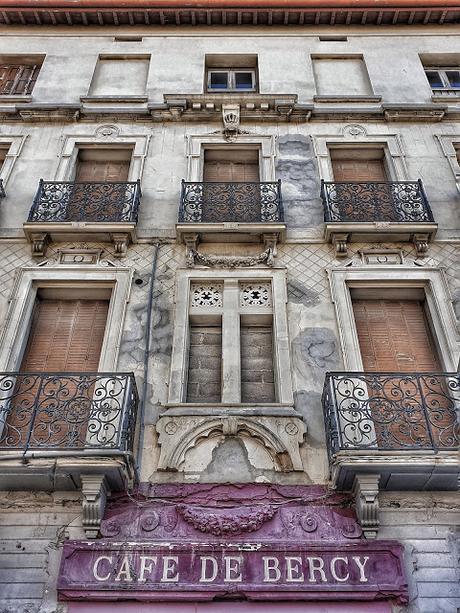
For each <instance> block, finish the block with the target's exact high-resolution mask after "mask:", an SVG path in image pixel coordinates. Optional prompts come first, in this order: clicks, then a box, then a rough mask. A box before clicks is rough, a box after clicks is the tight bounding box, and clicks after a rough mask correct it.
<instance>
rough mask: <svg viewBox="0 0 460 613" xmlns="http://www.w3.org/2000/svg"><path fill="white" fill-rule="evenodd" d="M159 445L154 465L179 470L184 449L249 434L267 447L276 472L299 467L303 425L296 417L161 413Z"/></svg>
mask: <svg viewBox="0 0 460 613" xmlns="http://www.w3.org/2000/svg"><path fill="white" fill-rule="evenodd" d="M156 430H157V432H158V435H159V438H158V442H159V445H160V447H161V452H160V460H159V463H158V468H159V469H160V470H178V471H182V470H183V467H184V463H185V456H186V454H187V452H188V451H189V450H191V449H193V448H194V447H196V446H197V445H198V444H199V443H200V442H201V441H203V440H206V439H209V438H212V437H218V438H220V437H225V436H235V437H241V438H244V437H250V438H252V439H255V440H256V441H257V442H258V443H259V444H261V445H262V446H263V447H265V448H266V449H267V451H268V452H269V454H270V456H271V457H272V458H273V461H274V463H275V465H276V466H277V467H278V468H277V469H278V470H280V471H291V470H303V465H302V459H301V457H300V450H299V446H300V445H301V444H302V442H303V438H304V435H305V425H304V423H303V421H302V420H301V419H300V418H299V417H294V416H289V417H287V416H286V417H265V416H264V417H261V416H257V417H252V416H242V415H234V416H225V415H216V416H215V417H210V416H209V415H207V416H206V415H196V416H193V417H191V416H189V415H187V416H186V415H181V416H178V415H174V416H169V415H168V414H163V415H162V416H161V417H160V419H159V420H158V422H157V424H156Z"/></svg>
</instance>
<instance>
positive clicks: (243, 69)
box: [205, 53, 258, 93]
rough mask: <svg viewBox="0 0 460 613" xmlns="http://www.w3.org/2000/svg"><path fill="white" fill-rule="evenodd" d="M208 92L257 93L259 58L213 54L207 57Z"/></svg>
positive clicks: (244, 55)
mask: <svg viewBox="0 0 460 613" xmlns="http://www.w3.org/2000/svg"><path fill="white" fill-rule="evenodd" d="M205 85H206V90H207V91H208V92H214V93H219V92H256V91H257V87H258V83H257V56H256V55H246V54H233V53H232V54H222V55H221V54H211V55H207V56H206V83H205Z"/></svg>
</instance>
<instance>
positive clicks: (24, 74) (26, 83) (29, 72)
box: [0, 64, 40, 95]
mask: <svg viewBox="0 0 460 613" xmlns="http://www.w3.org/2000/svg"><path fill="white" fill-rule="evenodd" d="M39 70H40V67H39V66H33V65H31V66H27V65H16V64H13V65H11V64H4V65H1V66H0V94H3V95H7V94H30V92H31V91H32V89H33V87H34V85H35V81H36V80H37V76H38V72H39Z"/></svg>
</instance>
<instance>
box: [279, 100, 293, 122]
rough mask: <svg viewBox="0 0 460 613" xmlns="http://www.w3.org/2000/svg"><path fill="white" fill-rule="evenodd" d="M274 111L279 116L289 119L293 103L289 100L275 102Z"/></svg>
mask: <svg viewBox="0 0 460 613" xmlns="http://www.w3.org/2000/svg"><path fill="white" fill-rule="evenodd" d="M275 109H276V112H277V113H278V114H279V115H282V116H284V117H288V118H289V117H290V116H291V115H292V112H293V111H294V103H293V102H291V101H289V100H275Z"/></svg>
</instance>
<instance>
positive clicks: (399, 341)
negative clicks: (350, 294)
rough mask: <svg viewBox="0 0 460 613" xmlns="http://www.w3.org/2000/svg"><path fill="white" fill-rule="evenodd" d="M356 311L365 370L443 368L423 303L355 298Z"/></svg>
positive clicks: (434, 370) (433, 370) (437, 370)
mask: <svg viewBox="0 0 460 613" xmlns="http://www.w3.org/2000/svg"><path fill="white" fill-rule="evenodd" d="M353 310H354V313H355V321H356V329H357V332H358V338H359V344H360V348H361V357H362V361H363V367H364V370H365V371H366V370H367V371H372V372H379V371H380V372H392V371H396V372H427V371H428V372H439V371H440V364H439V360H438V358H437V354H436V350H435V346H434V342H433V338H432V335H431V331H430V328H429V327H428V322H427V321H426V317H425V313H424V310H423V306H422V304H421V303H420V302H418V301H416V300H356V301H353Z"/></svg>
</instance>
